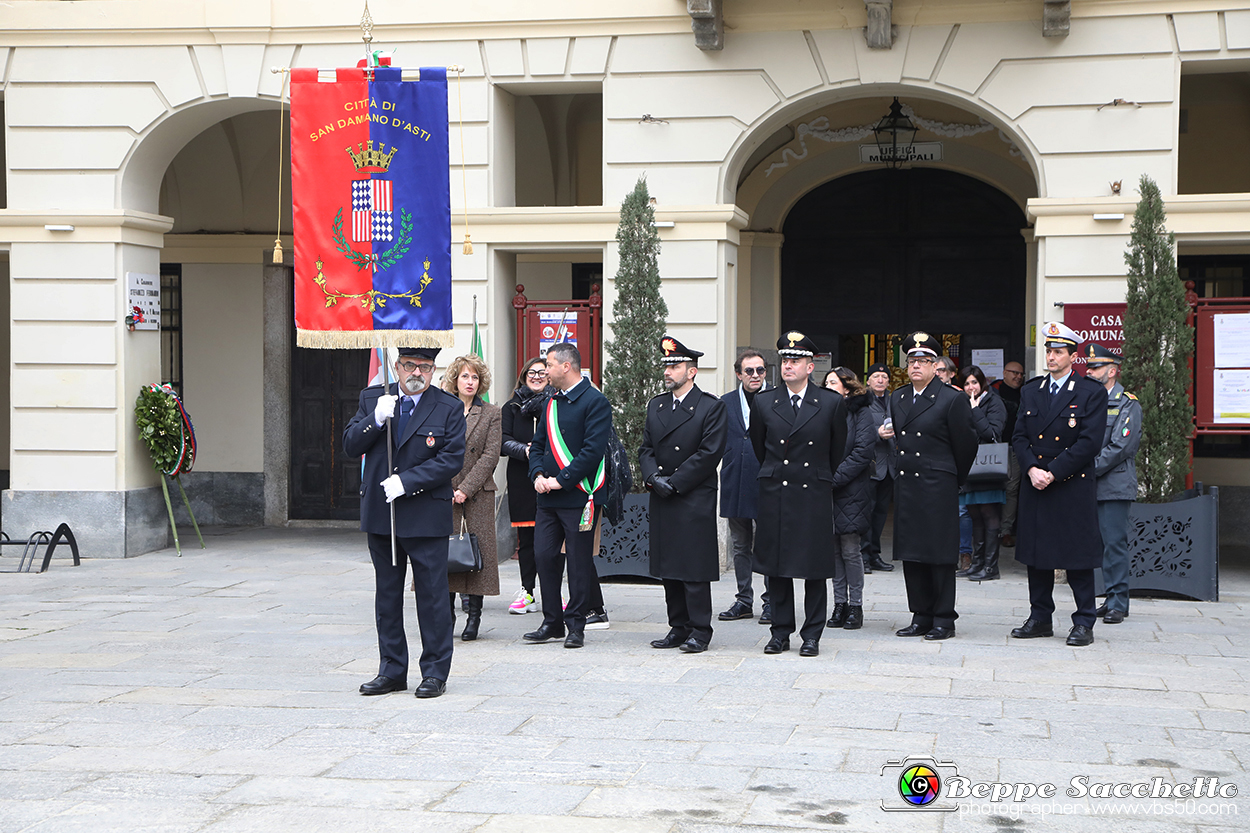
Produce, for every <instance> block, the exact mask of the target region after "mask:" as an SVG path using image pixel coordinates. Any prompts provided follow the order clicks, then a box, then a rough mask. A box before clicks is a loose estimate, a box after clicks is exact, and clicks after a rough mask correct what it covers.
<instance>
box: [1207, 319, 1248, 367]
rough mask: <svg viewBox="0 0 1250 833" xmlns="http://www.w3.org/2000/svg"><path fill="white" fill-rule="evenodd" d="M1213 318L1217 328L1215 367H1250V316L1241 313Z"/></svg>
mask: <svg viewBox="0 0 1250 833" xmlns="http://www.w3.org/2000/svg"><path fill="white" fill-rule="evenodd" d="M1211 317H1212V319H1213V321H1212V323H1213V324H1214V326H1215V366H1216V367H1250V315H1247V314H1246V313H1244V312H1240V313H1221V314H1217V315H1213V316H1211Z"/></svg>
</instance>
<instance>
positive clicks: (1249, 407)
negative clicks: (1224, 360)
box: [1212, 370, 1250, 425]
mask: <svg viewBox="0 0 1250 833" xmlns="http://www.w3.org/2000/svg"><path fill="white" fill-rule="evenodd" d="M1214 381H1215V384H1214V390H1213V391H1212V394H1213V399H1214V406H1215V407H1214V408H1213V410H1214V422H1215V423H1216V424H1217V425H1229V424H1233V423H1240V424H1244V423H1246V422H1250V370H1216V371H1215V380H1214Z"/></svg>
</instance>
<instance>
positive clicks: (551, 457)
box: [530, 379, 612, 509]
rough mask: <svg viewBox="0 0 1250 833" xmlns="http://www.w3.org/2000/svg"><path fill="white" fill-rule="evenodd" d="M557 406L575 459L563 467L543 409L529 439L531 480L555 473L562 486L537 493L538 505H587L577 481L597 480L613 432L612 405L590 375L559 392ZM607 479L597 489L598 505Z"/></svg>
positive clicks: (578, 507)
mask: <svg viewBox="0 0 1250 833" xmlns="http://www.w3.org/2000/svg"><path fill="white" fill-rule="evenodd" d="M554 398H555V400H556V402H557V403H558V404H557V406H556V408H557V410H558V411H559V412H560V434H561V436H563V437H564V443H565V445H567V446H568V448H569V453H570V454H572V455H573V459H572V461H571V462H570V463H569V464H568V465H567V466H565V467H564V468H563V469H561V468H560V466H559V464H558V463H557V462H556V456H555V454H554V453H552V450H551V448H550V446H549V444H548V442H547V414H548V413H549V412H550V411H549V410H548V411H543V415H542V417H540V418H539V420H538V424H537V425H535V426H534V439H533V441H532V442H531V443H530V482H531V483H533V482H534V479H535V478H537V477H538V475H540V474H541V475H543V476H544V477H554V478H555V479H556V480H558V481H560V488H559V489H557V490H556V491H554V492H547V493H546V494H540V495H537V501H538V506H539V507H544V506H545V507H548V508H552V509H580V508H582V507H583V506H585V505H586V493H585V492H583V491H582V490H581V489H579V488H578V486H577V484H578V483H580V482H581V481H582V479H583V478H587V477H589V478H590V479H591V483H593V482H594V477H595V473H596V472H598V470H599V463H600V462H601V461H602V460H603V455H604V454H605V453H606V452H607V448H608V437H609V436H611V433H612V406H611V405H609V404H608V399H607V397H606V396H604V395H603V394H602V393H600V392H599V391H598V390H596V389H595V387H594V385H592V384H590V380H589V379H583V380H582V381H580V382H578V383H577V385H576V386H574V387H573V388H572V389H571V390H570V391H569V392H568V393H567V394H565V393H557V394H556V395H555V397H554ZM607 496H608V489H607V481H606V480H605V481H604V485H603V486H601V487H600V488H599V489H598V490H597V491H596V492H595V506H602V505H603V503H604V501H605V500H607Z"/></svg>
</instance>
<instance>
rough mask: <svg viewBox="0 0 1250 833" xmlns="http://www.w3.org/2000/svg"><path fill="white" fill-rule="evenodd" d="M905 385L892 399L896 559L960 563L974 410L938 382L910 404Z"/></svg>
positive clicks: (960, 394)
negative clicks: (961, 503) (963, 497)
mask: <svg viewBox="0 0 1250 833" xmlns="http://www.w3.org/2000/svg"><path fill="white" fill-rule="evenodd" d="M912 393H913V388H912V386H911V385H904V386H903V387H901V388H899V389H898V390H896V391H894V392H893V393H891V394H890V412H891V414H892V415H893V419H894V443H893V446H894V467H893V468H894V560H895V561H917V562H920V563H922V564H954V563H956V562H957V561H958V560H959V487H960V486H962V485H963V482H964V479H965V478H966V477H967V476H968V471H969V470H970V469H971V468H972V463H973V461H974V460H976V456H977V432H976V429H975V428H974V427H973V425H972V406H971V405H970V404H969V402H968V397H967V396H966V395H965V394H964V393H963V392H962V391H959V390H956V389H955V388H953V387H951V386H950V385H947V384H945V383H943V382H942V381H941V380H940V379H938V378H936V377H935V378H934V379H933V380H932V381H931V382H929V384H928V386H927V387H925V389H924V390H923V391H921V393H920V396H919V397H918V398H916V400H915V401H914V402H913V401H912Z"/></svg>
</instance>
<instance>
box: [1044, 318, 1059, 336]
mask: <svg viewBox="0 0 1250 833" xmlns="http://www.w3.org/2000/svg"><path fill="white" fill-rule="evenodd" d="M1046 335H1048V336H1057V335H1059V325H1058V324H1056V323H1055V322H1054V321H1052V322H1050V326H1049V327H1047V328H1046Z"/></svg>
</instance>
